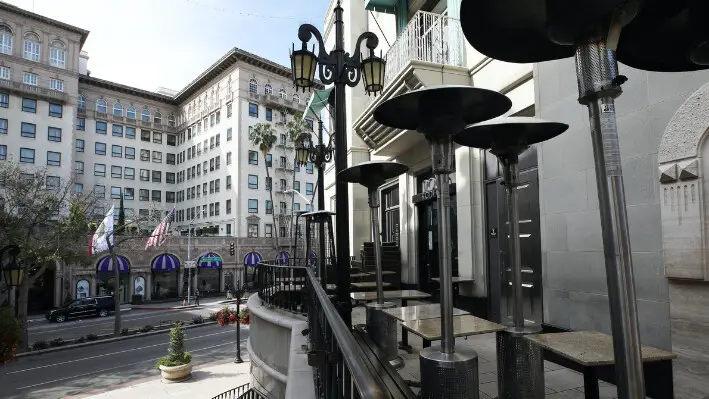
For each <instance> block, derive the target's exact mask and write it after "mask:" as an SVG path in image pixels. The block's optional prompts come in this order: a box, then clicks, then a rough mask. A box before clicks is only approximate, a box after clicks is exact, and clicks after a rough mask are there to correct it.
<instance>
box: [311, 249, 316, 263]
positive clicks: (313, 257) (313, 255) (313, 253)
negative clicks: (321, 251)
mask: <svg viewBox="0 0 709 399" xmlns="http://www.w3.org/2000/svg"><path fill="white" fill-rule="evenodd" d="M310 257H311V258H312V259H313V261H316V260H318V254H316V253H315V251H313V252H311V253H310Z"/></svg>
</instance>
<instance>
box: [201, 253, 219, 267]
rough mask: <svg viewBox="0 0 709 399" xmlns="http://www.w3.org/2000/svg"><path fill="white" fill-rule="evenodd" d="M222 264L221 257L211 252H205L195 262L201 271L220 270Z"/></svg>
mask: <svg viewBox="0 0 709 399" xmlns="http://www.w3.org/2000/svg"><path fill="white" fill-rule="evenodd" d="M222 263H223V262H222V257H221V256H219V255H217V254H215V253H213V252H207V253H206V254H204V255H202V256H200V257H199V260H197V266H198V267H200V268H202V269H221V267H222Z"/></svg>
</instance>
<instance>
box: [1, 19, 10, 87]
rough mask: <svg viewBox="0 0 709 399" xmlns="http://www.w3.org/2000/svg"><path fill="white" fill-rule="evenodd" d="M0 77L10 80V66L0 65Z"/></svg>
mask: <svg viewBox="0 0 709 399" xmlns="http://www.w3.org/2000/svg"><path fill="white" fill-rule="evenodd" d="M0 29H1V27H0ZM0 79H5V80H10V68H8V67H6V66H0Z"/></svg>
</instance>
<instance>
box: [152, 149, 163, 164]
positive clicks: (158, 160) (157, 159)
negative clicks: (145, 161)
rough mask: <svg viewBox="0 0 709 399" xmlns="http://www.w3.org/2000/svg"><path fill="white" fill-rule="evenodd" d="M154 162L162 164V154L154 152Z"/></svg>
mask: <svg viewBox="0 0 709 399" xmlns="http://www.w3.org/2000/svg"><path fill="white" fill-rule="evenodd" d="M153 162H155V163H162V152H160V151H153Z"/></svg>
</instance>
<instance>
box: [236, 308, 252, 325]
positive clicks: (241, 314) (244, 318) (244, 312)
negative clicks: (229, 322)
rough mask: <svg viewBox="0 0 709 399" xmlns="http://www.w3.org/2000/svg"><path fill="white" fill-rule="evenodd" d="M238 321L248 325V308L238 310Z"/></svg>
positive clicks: (249, 316) (249, 315)
mask: <svg viewBox="0 0 709 399" xmlns="http://www.w3.org/2000/svg"><path fill="white" fill-rule="evenodd" d="M239 323H241V324H246V325H249V324H251V313H249V308H244V309H243V310H242V311H241V312H239Z"/></svg>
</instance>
